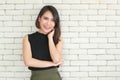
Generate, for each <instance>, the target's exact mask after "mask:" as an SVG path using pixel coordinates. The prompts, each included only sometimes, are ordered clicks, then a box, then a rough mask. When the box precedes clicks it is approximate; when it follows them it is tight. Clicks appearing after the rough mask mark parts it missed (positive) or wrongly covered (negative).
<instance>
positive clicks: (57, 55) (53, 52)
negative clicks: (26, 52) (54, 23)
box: [49, 38, 61, 63]
mask: <svg viewBox="0 0 120 80" xmlns="http://www.w3.org/2000/svg"><path fill="white" fill-rule="evenodd" d="M49 50H50V55H51V58H52V60H53V62H54V63H57V62H59V61H60V59H61V55H60V53H59V52H58V51H57V49H56V47H55V44H54V42H53V38H49Z"/></svg>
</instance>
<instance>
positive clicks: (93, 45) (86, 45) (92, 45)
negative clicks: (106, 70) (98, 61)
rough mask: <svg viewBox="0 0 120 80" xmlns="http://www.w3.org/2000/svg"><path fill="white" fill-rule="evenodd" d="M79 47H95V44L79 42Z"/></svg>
mask: <svg viewBox="0 0 120 80" xmlns="http://www.w3.org/2000/svg"><path fill="white" fill-rule="evenodd" d="M80 48H90V49H92V48H97V44H80Z"/></svg>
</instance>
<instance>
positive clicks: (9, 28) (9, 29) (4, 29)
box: [0, 27, 13, 32]
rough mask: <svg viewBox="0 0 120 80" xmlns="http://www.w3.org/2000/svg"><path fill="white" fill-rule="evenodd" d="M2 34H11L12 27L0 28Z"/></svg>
mask: <svg viewBox="0 0 120 80" xmlns="http://www.w3.org/2000/svg"><path fill="white" fill-rule="evenodd" d="M0 31H1V32H11V31H13V28H12V27H0Z"/></svg>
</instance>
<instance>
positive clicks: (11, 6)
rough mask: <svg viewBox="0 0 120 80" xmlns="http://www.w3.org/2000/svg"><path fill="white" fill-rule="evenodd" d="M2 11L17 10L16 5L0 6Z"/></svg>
mask: <svg viewBox="0 0 120 80" xmlns="http://www.w3.org/2000/svg"><path fill="white" fill-rule="evenodd" d="M0 9H2V10H3V9H7V10H9V9H15V5H13V4H7V5H4V4H3V5H0Z"/></svg>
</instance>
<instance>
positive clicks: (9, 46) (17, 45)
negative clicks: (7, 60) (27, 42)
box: [4, 44, 22, 49]
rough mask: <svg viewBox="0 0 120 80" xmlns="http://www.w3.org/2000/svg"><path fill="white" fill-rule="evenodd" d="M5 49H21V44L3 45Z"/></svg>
mask: <svg viewBox="0 0 120 80" xmlns="http://www.w3.org/2000/svg"><path fill="white" fill-rule="evenodd" d="M4 45H5V49H21V47H22V45H21V44H4Z"/></svg>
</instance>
